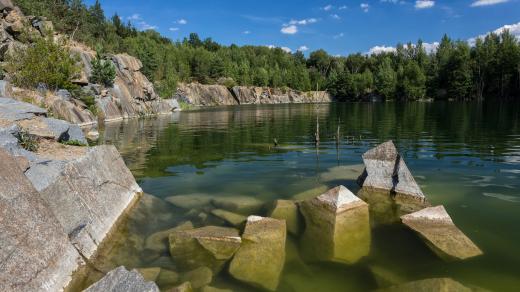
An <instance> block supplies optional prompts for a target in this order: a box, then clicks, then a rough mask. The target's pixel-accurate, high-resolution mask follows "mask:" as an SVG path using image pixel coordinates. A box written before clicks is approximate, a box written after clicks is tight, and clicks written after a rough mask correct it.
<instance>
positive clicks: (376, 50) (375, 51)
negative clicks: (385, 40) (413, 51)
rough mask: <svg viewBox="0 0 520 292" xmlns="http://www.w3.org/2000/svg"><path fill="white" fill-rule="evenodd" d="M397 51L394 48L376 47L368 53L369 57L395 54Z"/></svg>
mask: <svg viewBox="0 0 520 292" xmlns="http://www.w3.org/2000/svg"><path fill="white" fill-rule="evenodd" d="M395 51H396V49H395V48H394V47H387V46H375V47H373V48H371V49H370V50H369V51H368V55H379V54H382V53H393V52H395Z"/></svg>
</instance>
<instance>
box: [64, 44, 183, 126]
mask: <svg viewBox="0 0 520 292" xmlns="http://www.w3.org/2000/svg"><path fill="white" fill-rule="evenodd" d="M71 51H72V52H74V53H75V54H77V55H79V57H80V60H81V62H82V64H83V71H82V72H81V77H80V78H79V79H78V80H76V81H75V82H76V83H77V84H80V85H87V84H89V81H88V77H89V76H90V75H91V72H92V68H91V61H92V60H93V59H94V58H95V52H94V51H92V50H90V49H88V48H86V47H83V46H80V45H77V46H74V47H72V48H71ZM110 60H111V61H112V63H113V64H114V66H115V68H116V79H115V81H114V86H113V87H112V88H109V90H108V91H106V92H99V93H98V92H95V91H97V90H94V92H95V93H97V94H96V105H97V108H98V114H99V115H100V117H101V118H102V119H103V120H104V121H114V120H121V119H127V118H135V117H141V116H147V115H155V114H167V113H171V112H172V111H173V110H175V109H176V108H174V106H175V104H174V103H172V102H168V101H165V100H162V99H161V98H160V97H159V96H158V95H157V94H156V93H155V89H154V87H153V84H152V83H151V82H150V81H149V80H148V79H147V78H146V76H144V74H143V73H142V72H141V68H142V67H143V65H142V63H141V61H140V60H139V59H137V58H135V57H132V56H130V55H127V54H118V55H111V56H110Z"/></svg>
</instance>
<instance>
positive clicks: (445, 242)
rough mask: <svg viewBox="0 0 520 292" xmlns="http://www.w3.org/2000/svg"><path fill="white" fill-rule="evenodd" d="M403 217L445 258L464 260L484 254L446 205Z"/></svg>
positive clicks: (404, 222) (405, 221)
mask: <svg viewBox="0 0 520 292" xmlns="http://www.w3.org/2000/svg"><path fill="white" fill-rule="evenodd" d="M401 219H402V220H403V224H405V225H406V226H408V227H409V228H410V229H412V230H414V231H416V232H417V233H418V234H419V235H420V236H421V237H422V238H423V239H424V240H425V242H426V243H427V245H428V247H430V249H432V250H433V251H434V252H435V253H436V254H437V255H438V256H439V257H441V258H443V259H445V260H448V261H450V260H464V259H468V258H472V257H475V256H479V255H482V251H481V250H480V249H479V248H478V247H477V246H476V245H475V243H473V241H471V239H469V238H468V237H467V236H466V235H465V234H464V233H462V231H460V229H458V228H457V227H456V226H455V224H454V223H453V221H452V220H451V217H450V215H449V214H448V213H447V212H446V209H444V206H437V207H431V208H426V209H423V210H421V211H418V212H415V213H412V214H408V215H404V216H401Z"/></svg>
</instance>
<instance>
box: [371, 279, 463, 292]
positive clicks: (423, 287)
mask: <svg viewBox="0 0 520 292" xmlns="http://www.w3.org/2000/svg"><path fill="white" fill-rule="evenodd" d="M379 291H385V292H430V291H432V292H433V291H444V292H471V291H473V290H472V289H470V288H468V287H466V286H464V285H462V284H461V283H459V282H457V281H455V280H453V279H450V278H434V279H425V280H419V281H414V282H408V283H405V284H401V285H397V286H393V287H390V288H387V289H383V290H379Z"/></svg>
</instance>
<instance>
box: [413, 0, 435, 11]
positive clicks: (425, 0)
mask: <svg viewBox="0 0 520 292" xmlns="http://www.w3.org/2000/svg"><path fill="white" fill-rule="evenodd" d="M433 6H435V1H430V0H417V1H415V8H416V9H427V8H432V7H433Z"/></svg>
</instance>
